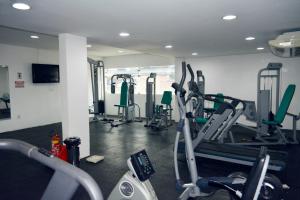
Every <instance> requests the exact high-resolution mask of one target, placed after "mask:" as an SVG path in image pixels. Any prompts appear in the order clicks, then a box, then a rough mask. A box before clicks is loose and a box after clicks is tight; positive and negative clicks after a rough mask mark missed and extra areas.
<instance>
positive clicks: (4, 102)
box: [0, 64, 11, 120]
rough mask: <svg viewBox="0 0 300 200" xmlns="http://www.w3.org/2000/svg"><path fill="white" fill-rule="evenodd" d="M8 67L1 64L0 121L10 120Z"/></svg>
mask: <svg viewBox="0 0 300 200" xmlns="http://www.w3.org/2000/svg"><path fill="white" fill-rule="evenodd" d="M10 111H11V109H10V94H9V79H8V66H7V65H1V64H0V120H3V119H10V115H11V112H10Z"/></svg>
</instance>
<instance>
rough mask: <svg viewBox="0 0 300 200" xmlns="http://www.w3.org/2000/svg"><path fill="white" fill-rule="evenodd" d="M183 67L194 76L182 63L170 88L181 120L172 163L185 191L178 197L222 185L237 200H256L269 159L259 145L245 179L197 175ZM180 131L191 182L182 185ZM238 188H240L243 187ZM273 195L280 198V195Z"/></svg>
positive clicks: (208, 192) (202, 193) (209, 192)
mask: <svg viewBox="0 0 300 200" xmlns="http://www.w3.org/2000/svg"><path fill="white" fill-rule="evenodd" d="M186 67H188V69H189V71H190V73H191V76H193V71H192V69H191V67H190V66H189V65H188V66H186V63H185V62H182V78H181V81H180V84H178V83H173V84H172V87H173V88H174V89H175V93H176V97H177V102H178V107H179V113H180V120H179V123H178V127H177V134H176V138H175V145H174V166H175V175H176V186H177V188H179V189H184V192H183V193H182V194H181V195H180V197H179V199H180V200H186V199H189V198H190V197H201V196H210V195H212V194H213V193H214V192H215V191H216V190H218V189H221V188H222V189H226V190H227V191H229V193H230V195H232V196H233V197H235V198H237V199H242V200H256V199H258V197H259V195H260V192H261V188H262V186H264V184H265V183H264V179H265V175H266V172H267V168H268V164H269V161H270V156H269V155H267V153H266V148H265V147H262V148H261V151H260V154H259V155H258V157H257V160H256V162H255V163H254V165H253V167H252V170H251V172H250V174H249V176H248V179H247V178H246V177H241V176H237V177H236V176H228V177H208V178H202V177H198V171H197V165H196V159H195V155H194V149H193V144H192V138H191V132H190V125H189V120H188V118H187V110H186V104H187V103H188V102H187V101H186V99H185V95H186V90H185V89H184V88H183V84H184V82H185V79H186ZM194 83H195V82H190V83H189V84H194ZM191 87H193V86H191ZM196 87H197V85H196ZM181 133H183V135H184V140H185V152H186V160H187V164H188V168H189V169H188V170H189V173H190V178H191V183H185V184H183V183H182V181H181V178H180V174H179V167H178V161H177V151H178V143H179V138H180V135H181ZM235 174H236V173H235ZM240 188H242V190H241V189H240ZM240 190H241V191H240ZM261 196H263V195H261ZM274 197H275V198H280V197H279V195H277V196H274Z"/></svg>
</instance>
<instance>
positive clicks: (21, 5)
mask: <svg viewBox="0 0 300 200" xmlns="http://www.w3.org/2000/svg"><path fill="white" fill-rule="evenodd" d="M12 7H13V8H15V9H17V10H29V9H30V6H29V5H28V4H26V3H23V2H14V3H13V4H12Z"/></svg>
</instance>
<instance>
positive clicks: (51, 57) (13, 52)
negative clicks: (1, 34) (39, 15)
mask: <svg viewBox="0 0 300 200" xmlns="http://www.w3.org/2000/svg"><path fill="white" fill-rule="evenodd" d="M0 61H1V64H2V65H3V64H4V65H8V68H9V88H10V97H11V117H12V118H11V119H7V120H0V132H6V131H11V130H17V129H23V128H29V127H34V126H40V125H45V124H50V123H56V122H60V121H61V114H60V108H61V98H60V84H59V83H53V84H33V83H32V74H31V64H32V63H47V64H58V51H49V50H42V49H33V48H27V47H20V46H11V45H4V44H0ZM18 72H21V73H22V75H23V80H24V81H25V88H15V87H14V81H16V80H17V73H18Z"/></svg>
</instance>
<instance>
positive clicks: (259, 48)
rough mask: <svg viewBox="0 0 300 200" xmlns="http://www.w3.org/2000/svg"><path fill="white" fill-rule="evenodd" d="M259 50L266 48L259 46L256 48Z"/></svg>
mask: <svg viewBox="0 0 300 200" xmlns="http://www.w3.org/2000/svg"><path fill="white" fill-rule="evenodd" d="M256 49H257V50H258V51H261V50H264V49H265V48H264V47H257V48H256Z"/></svg>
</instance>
